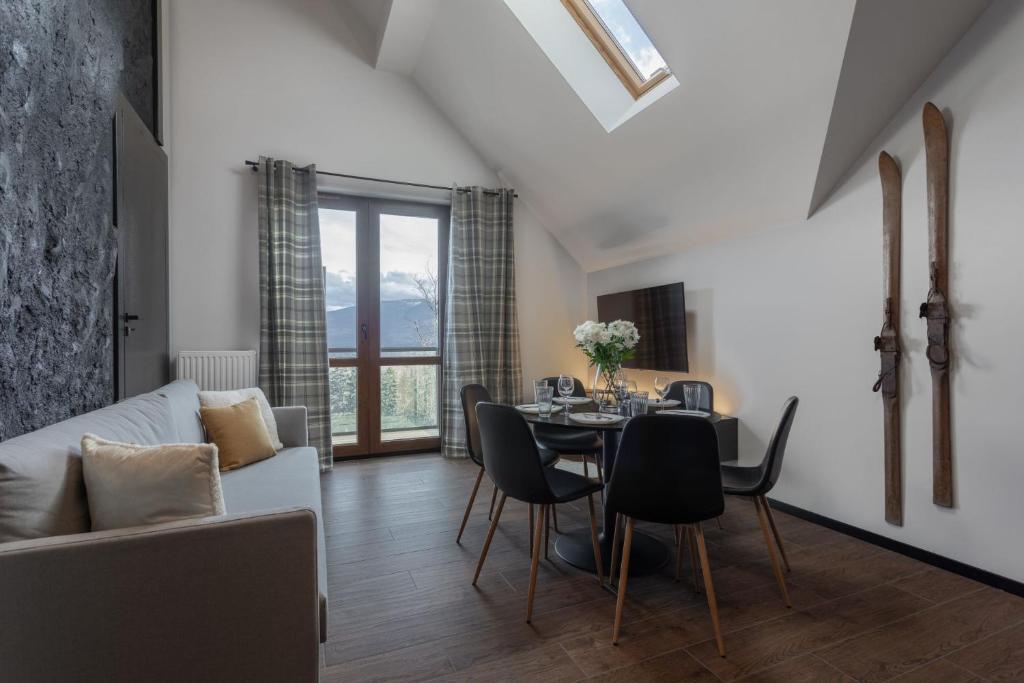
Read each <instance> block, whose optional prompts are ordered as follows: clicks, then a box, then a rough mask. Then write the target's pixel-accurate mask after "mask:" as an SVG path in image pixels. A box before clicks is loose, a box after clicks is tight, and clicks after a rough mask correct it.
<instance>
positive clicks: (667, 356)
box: [597, 282, 690, 372]
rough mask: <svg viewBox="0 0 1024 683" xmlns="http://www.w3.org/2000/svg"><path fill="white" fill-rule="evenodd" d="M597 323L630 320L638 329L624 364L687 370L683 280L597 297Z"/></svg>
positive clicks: (638, 366) (635, 366)
mask: <svg viewBox="0 0 1024 683" xmlns="http://www.w3.org/2000/svg"><path fill="white" fill-rule="evenodd" d="M597 317H598V320H599V321H600V322H603V323H608V322H612V321H613V320H631V321H632V322H633V323H634V324H635V325H636V328H637V331H639V332H640V342H639V343H638V344H637V346H636V355H635V356H634V357H633V360H631V361H629V362H627V363H624V364H623V365H624V367H627V368H638V369H642V370H662V371H665V372H689V371H690V366H689V363H688V362H687V356H686V299H685V297H684V295H683V283H682V282H677V283H675V284H671V285H661V286H660V287H647V288H646V289H634V290H632V291H629V292H619V293H617V294H604V295H602V296H599V297H597Z"/></svg>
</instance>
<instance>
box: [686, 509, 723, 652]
mask: <svg viewBox="0 0 1024 683" xmlns="http://www.w3.org/2000/svg"><path fill="white" fill-rule="evenodd" d="M693 535H694V536H696V537H697V552H698V553H700V570H701V573H703V574H704V592H705V593H707V596H708V610H710V611H711V624H712V625H713V626H714V627H715V643H717V644H718V654H720V655H721V656H723V657H724V656H725V642H724V641H723V640H722V628H721V626H720V625H719V623H718V601H717V600H716V599H715V586H714V584H712V583H711V567H710V566H709V565H708V550H707V547H705V545H704V530H703V529H702V528H701V526H700V522H698V523H697V524H694V525H693Z"/></svg>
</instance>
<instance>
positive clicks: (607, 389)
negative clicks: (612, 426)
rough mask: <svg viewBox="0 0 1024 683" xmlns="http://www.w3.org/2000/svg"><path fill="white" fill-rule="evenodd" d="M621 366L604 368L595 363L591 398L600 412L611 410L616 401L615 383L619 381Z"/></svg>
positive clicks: (613, 408)
mask: <svg viewBox="0 0 1024 683" xmlns="http://www.w3.org/2000/svg"><path fill="white" fill-rule="evenodd" d="M621 372H622V369H621V368H617V367H614V368H606V367H604V366H602V365H597V366H596V370H595V372H594V384H593V399H594V403H595V404H597V409H598V411H600V412H613V411H614V410H615V406H616V404H617V402H616V385H617V383H618V381H619V378H620V374H621Z"/></svg>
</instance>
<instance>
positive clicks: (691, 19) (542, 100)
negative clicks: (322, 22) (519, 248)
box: [338, 0, 988, 271]
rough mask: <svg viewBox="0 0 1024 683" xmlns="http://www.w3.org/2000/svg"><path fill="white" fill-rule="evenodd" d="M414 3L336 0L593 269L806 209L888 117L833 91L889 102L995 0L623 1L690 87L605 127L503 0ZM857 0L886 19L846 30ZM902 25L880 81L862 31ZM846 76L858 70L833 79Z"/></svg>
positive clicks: (868, 34) (861, 13)
mask: <svg viewBox="0 0 1024 683" xmlns="http://www.w3.org/2000/svg"><path fill="white" fill-rule="evenodd" d="M418 1H420V0H338V2H339V3H340V4H342V5H343V6H346V8H347V10H348V11H349V14H352V15H355V18H354V20H356V21H362V22H363V24H364V25H365V26H367V28H368V31H367V33H372V37H371V38H370V39H369V41H368V42H370V43H373V42H374V41H376V48H375V49H374V48H373V46H372V45H371V47H370V50H369V52H370V56H369V61H370V62H371V63H373V64H376V65H377V66H378V68H388V69H389V70H394V71H398V72H399V73H406V74H411V77H412V79H413V80H414V82H415V83H416V84H418V85H419V87H420V88H422V90H423V91H424V92H425V93H426V94H427V96H428V97H429V98H430V99H431V100H432V101H433V102H434V103H435V104H436V105H437V107H438V108H439V109H441V111H442V112H443V113H444V114H445V115H446V116H447V117H448V118H449V119H450V120H451V121H452V123H453V124H454V126H455V127H456V128H457V129H458V130H459V131H460V132H461V133H462V134H463V135H464V136H465V137H466V138H467V140H468V141H469V142H470V143H471V144H472V145H473V146H474V147H475V148H476V150H477V151H478V153H479V154H480V155H481V156H482V157H483V158H484V160H485V161H486V162H487V163H488V164H489V165H490V166H492V167H493V168H494V169H495V170H496V171H498V174H499V177H501V178H502V180H503V182H506V183H508V184H510V185H513V186H515V187H516V188H517V190H518V191H519V193H520V196H521V201H523V202H526V203H527V204H528V205H529V206H530V208H531V209H532V210H533V211H534V212H535V213H536V214H537V216H538V217H539V218H540V219H541V221H542V222H543V223H544V224H545V226H546V227H547V228H548V229H549V230H550V231H551V232H552V234H553V235H554V236H555V237H556V238H557V239H558V240H559V241H560V242H561V243H562V244H563V245H564V246H565V247H566V248H567V249H568V251H569V252H570V253H571V254H572V255H573V257H574V258H575V259H576V260H577V261H578V262H579V263H580V265H581V266H582V267H583V268H584V269H585V270H588V271H592V270H597V269H600V268H605V267H609V266H613V265H619V264H622V263H628V262H633V261H638V260H641V259H645V258H648V257H651V256H654V255H659V254H663V253H665V252H666V251H674V250H679V249H684V248H688V247H692V246H695V245H698V244H702V243H707V242H710V241H714V240H719V239H725V238H731V237H736V236H739V235H743V234H746V233H750V232H752V231H756V230H761V229H766V228H770V227H773V226H777V225H779V224H784V223H793V222H797V221H799V220H802V219H803V218H804V217H805V216H806V215H807V211H808V205H810V204H811V203H812V196H814V197H815V199H816V200H817V201H820V199H821V198H822V196H823V195H824V193H825V192H826V191H827V190H828V189H830V188H831V187H832V185H833V184H834V182H835V180H837V179H838V178H839V177H840V176H841V175H842V173H843V172H844V171H845V170H846V169H847V168H848V167H849V165H850V164H851V163H853V161H855V160H856V158H857V157H858V156H859V155H860V154H861V153H862V152H863V151H864V149H863V148H864V146H865V145H867V144H868V143H870V141H871V139H873V137H874V135H876V134H877V133H878V132H879V131H880V129H881V127H882V126H884V124H885V123H886V122H887V120H888V118H889V116H888V115H886V116H884V117H883V116H881V115H879V116H876V117H875V118H880V119H882V120H880V121H876V120H871V121H870V122H869V123H868V124H865V122H864V120H863V117H854V116H850V115H848V114H846V115H837V114H836V113H834V112H833V105H834V103H839V104H840V105H842V106H844V107H845V106H846V105H843V103H844V102H846V101H849V100H850V99H852V98H856V97H869V98H872V97H873V98H874V99H873V100H871V101H872V102H873V103H874V105H875V109H876V110H881V111H882V112H883V113H884V112H885V111H895V110H896V109H897V108H898V106H899V104H902V102H903V101H905V100H906V99H907V97H909V95H910V94H911V93H912V91H913V90H914V89H915V88H916V87H917V85H919V84H920V82H921V81H923V79H924V77H925V76H927V73H928V72H929V71H930V70H931V68H932V67H933V66H934V64H935V63H936V62H937V61H938V59H940V58H941V57H942V56H943V55H944V54H945V52H946V51H948V49H949V48H950V47H951V46H952V44H953V43H955V39H956V38H957V37H958V36H959V35H962V33H963V32H964V31H966V29H967V27H968V26H969V25H970V23H971V22H972V21H973V19H974V18H975V17H976V16H977V13H979V12H980V11H981V9H983V8H984V6H985V5H987V3H988V0H942V2H941V6H942V7H945V8H946V9H947V10H949V11H946V12H943V11H941V10H940V11H937V12H933V13H932V14H930V15H929V17H930V18H929V20H928V21H914V17H915V13H914V12H915V11H914V10H909V11H908V10H907V6H914V7H916V8H917V9H918V10H919V11H926V8H925V7H924V5H926V4H928V3H929V2H931V1H932V0H900V3H902V4H903V5H906V6H905V7H904V11H903V12H902V13H901V14H900V16H901V17H902V19H901V20H900V21H901V22H902V23H901V24H900V29H899V30H892V27H891V26H888V27H887V25H886V24H885V14H886V12H885V11H884V8H888V7H891V5H889V4H887V3H891V2H892V0H856V2H855V0H830V1H829V2H822V1H821V0H773V1H772V2H764V1H763V0H728V1H718V2H707V1H706V0H671V1H669V0H626V2H627V4H628V5H629V7H630V8H631V9H632V11H633V13H634V14H635V15H636V17H637V19H638V20H639V22H640V24H641V25H642V26H643V27H644V29H645V30H646V31H647V32H648V34H649V35H650V37H651V39H652V40H653V41H654V43H655V45H656V46H657V47H658V49H659V51H660V52H661V53H662V55H663V56H664V58H665V60H666V61H667V62H668V64H669V66H670V68H671V69H672V71H673V73H674V75H675V76H676V77H677V78H678V79H679V81H680V83H681V85H680V86H679V87H678V88H676V89H675V90H674V91H673V92H671V93H669V94H667V95H666V96H664V97H662V98H661V99H660V100H659V101H657V102H655V103H654V104H652V105H651V106H650V107H648V108H647V109H646V110H644V111H643V112H641V113H640V114H638V115H637V116H635V117H633V118H632V119H630V120H629V121H628V122H626V123H625V124H623V125H621V126H620V127H618V128H616V129H615V130H614V131H613V132H611V133H608V132H606V131H605V130H604V128H603V127H602V126H601V125H600V124H599V123H598V121H597V120H596V119H595V118H594V116H593V115H592V114H591V113H590V111H589V110H588V109H587V108H586V106H584V104H583V103H582V101H581V100H580V99H579V98H578V97H577V95H576V94H575V93H574V92H573V90H572V89H571V88H570V87H569V86H568V84H567V83H566V82H565V80H564V79H563V78H562V76H561V74H560V73H559V71H558V70H557V69H556V68H555V67H554V65H553V64H552V63H551V62H550V61H549V60H548V58H547V57H546V56H545V54H544V53H543V52H542V50H541V49H540V48H539V47H538V46H537V43H536V42H535V41H534V40H533V38H532V37H531V36H530V34H529V33H528V32H527V31H526V30H525V29H524V28H523V26H522V25H521V24H520V23H519V21H518V20H517V19H516V17H515V16H514V15H513V13H512V12H511V11H510V10H509V9H508V8H507V6H506V5H505V2H504V1H503V0H440V2H436V1H435V2H431V3H430V4H431V5H436V10H435V11H433V12H432V13H433V15H434V16H433V17H432V18H431V17H425V16H424V14H425V13H424V12H423V11H422V10H419V13H418V14H416V13H415V12H414V11H412V10H409V11H407V12H396V11H395V6H397V5H399V3H408V2H418ZM546 1H550V2H557V0H546ZM374 3H376V4H374ZM956 3H964V5H970V6H971V7H970V8H968V9H964V8H963V6H962V5H961V7H960V8H959V9H953V8H952V5H953V4H956ZM381 5H387V11H384V10H382V9H381ZM855 6H856V9H857V14H858V18H859V19H860V20H859V22H858V25H861V26H863V25H865V23H866V22H865V21H864V19H863V17H870V18H871V19H872V21H874V22H881V23H880V24H878V26H879V28H880V29H884V28H888V29H889V30H879V31H870V30H864V29H863V28H862V29H860V30H857V31H853V32H851V26H852V25H854V15H855ZM869 6H870V7H869ZM932 9H935V8H932ZM868 10H871V11H870V12H869V11H868ZM389 14H392V15H395V16H396V17H398V18H399V19H398V21H399V24H400V30H397V29H396V31H395V32H394V35H398V36H400V37H401V39H400V40H398V41H395V42H394V44H395V45H397V47H393V48H392V52H391V54H392V55H393V54H397V55H398V57H397V58H396V57H391V56H389V55H388V53H387V48H386V44H387V40H386V36H387V34H388V32H389V31H390V30H391V29H390V27H389V26H388V24H390V23H391V20H390V19H389V18H388V15H389ZM936 15H937V16H938V18H936ZM403 16H404V17H405V18H404V19H402V17H403ZM411 16H414V17H418V18H415V19H410V18H409V17H411ZM868 23H870V22H868ZM414 25H419V27H420V32H421V35H420V36H416V35H415V33H416V32H415V31H414V30H411V29H410V27H411V26H414ZM908 32H909V33H910V34H911V35H912V39H911V40H910V41H909V44H910V45H913V46H916V47H917V48H920V49H915V50H914V51H913V54H914V55H915V58H914V59H902V60H900V63H898V64H893V65H891V68H892V69H894V70H897V71H900V70H902V71H901V74H902V75H900V76H899V77H896V78H892V77H890V78H888V79H883V82H884V85H885V87H882V85H879V87H877V88H874V87H873V86H872V83H873V79H872V73H871V70H872V69H875V70H877V69H878V63H877V60H875V61H872V60H870V59H865V58H864V57H863V55H865V54H871V53H872V50H871V49H870V48H865V47H864V44H865V43H867V44H869V45H870V44H872V43H873V42H877V41H879V40H882V41H890V42H891V41H899V40H901V39H902V37H903V36H906V35H907V33H908ZM848 39H849V40H850V41H851V45H850V47H851V48H856V49H851V50H850V51H849V53H850V54H851V55H852V56H851V57H849V58H848V59H847V60H846V63H845V64H844V56H846V55H847V53H848V45H847V43H848ZM410 45H412V46H413V47H411V48H410V47H409V46H410ZM890 51H891V52H893V53H894V54H899V53H900V50H899V49H896V48H895V47H892V46H890ZM906 52H907V50H906V49H904V51H903V54H906ZM857 55H860V56H859V57H858V56H857ZM389 59H390V60H392V61H393V64H389V63H387V62H388V60H389ZM382 62H383V63H382ZM841 74H842V76H843V79H844V82H846V83H853V84H854V86H853V87H850V86H844V87H843V88H842V89H840V90H839V92H837V89H839V86H840V75H841ZM893 83H896V85H893ZM844 92H845V93H846V95H845V97H841V95H843V93H844ZM851 93H853V94H852V95H851ZM826 140H828V141H829V144H826ZM851 140H852V142H851ZM837 169H838V170H837ZM819 176H820V177H819ZM451 180H453V181H458V180H459V179H458V178H453V179H451ZM816 185H817V186H818V190H817V193H816V192H815V188H816ZM822 185H826V186H827V187H822Z"/></svg>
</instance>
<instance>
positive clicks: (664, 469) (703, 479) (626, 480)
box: [605, 415, 725, 657]
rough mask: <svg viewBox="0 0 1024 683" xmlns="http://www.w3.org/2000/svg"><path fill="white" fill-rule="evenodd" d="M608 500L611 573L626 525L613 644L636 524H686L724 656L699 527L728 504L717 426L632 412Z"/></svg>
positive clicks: (701, 420)
mask: <svg viewBox="0 0 1024 683" xmlns="http://www.w3.org/2000/svg"><path fill="white" fill-rule="evenodd" d="M605 503H606V504H607V505H608V507H609V508H610V509H612V510H613V511H614V512H615V533H614V536H613V539H612V562H611V566H612V572H613V573H614V571H615V565H616V564H618V557H619V555H620V550H619V537H620V536H622V535H623V534H622V533H620V527H622V526H623V524H624V525H625V533H624V538H623V539H622V549H621V557H622V565H621V567H620V569H619V595H618V600H617V602H616V605H615V626H614V628H613V629H612V644H613V645H617V644H618V642H619V630H620V627H621V626H622V608H623V605H624V604H625V601H626V584H627V581H628V579H629V555H630V551H631V550H632V544H633V526H634V523H635V522H636V521H637V520H640V521H644V522H653V523H656V524H671V525H673V526H676V525H682V526H684V527H686V530H687V531H689V532H691V533H692V534H693V536H694V539H695V541H696V549H697V553H696V555H697V557H696V558H692V559H693V561H694V563H696V562H697V561H699V562H700V566H701V573H702V574H703V576H704V591H705V593H706V595H707V601H708V609H709V610H710V612H711V624H712V626H713V627H714V631H715V642H716V643H717V644H718V653H719V654H720V655H722V656H723V657H724V656H725V644H724V642H723V641H722V631H721V628H720V627H719V623H718V603H717V601H716V599H715V587H714V585H713V583H712V581H711V568H710V567H709V566H708V554H707V547H706V546H705V544H704V531H703V530H702V528H701V522H704V521H706V520H709V519H713V518H715V517H718V516H719V515H720V514H722V511H723V510H724V509H725V498H724V496H723V494H722V475H721V472H720V471H719V462H718V435H717V433H716V432H715V428H714V426H713V425H712V424H711V423H710V422H708V421H707V420H706V419H704V418H702V417H696V416H690V415H640V416H637V417H634V418H632V419H631V420H630V421H629V424H627V425H626V427H625V429H623V430H622V437H621V440H620V441H619V450H618V453H617V454H616V456H615V468H614V470H613V471H612V476H611V479H610V480H609V482H608V491H607V492H606V493H605ZM613 576H614V574H613ZM612 581H614V578H613V579H612Z"/></svg>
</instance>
